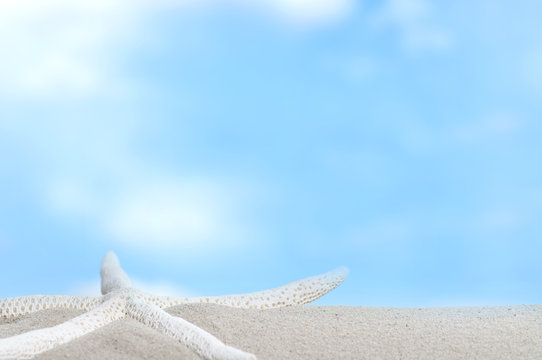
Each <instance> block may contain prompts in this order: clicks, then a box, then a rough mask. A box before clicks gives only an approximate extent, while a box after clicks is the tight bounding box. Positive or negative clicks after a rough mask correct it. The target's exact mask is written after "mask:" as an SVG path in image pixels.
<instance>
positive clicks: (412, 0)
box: [376, 0, 451, 52]
mask: <svg viewBox="0 0 542 360" xmlns="http://www.w3.org/2000/svg"><path fill="white" fill-rule="evenodd" d="M376 23H377V24H378V25H379V26H392V27H395V28H396V29H397V30H398V31H399V35H400V39H401V43H402V45H403V47H404V48H405V49H406V50H407V51H410V52H418V51H424V50H446V49H448V48H449V47H450V46H451V37H450V35H449V34H448V33H447V32H446V31H445V30H444V29H442V28H441V27H440V26H438V25H437V24H436V23H435V14H434V11H433V9H432V8H431V6H430V4H429V3H428V2H427V1H426V0H388V2H387V3H386V4H385V5H384V7H383V8H382V9H381V11H380V12H379V13H378V14H377V16H376Z"/></svg>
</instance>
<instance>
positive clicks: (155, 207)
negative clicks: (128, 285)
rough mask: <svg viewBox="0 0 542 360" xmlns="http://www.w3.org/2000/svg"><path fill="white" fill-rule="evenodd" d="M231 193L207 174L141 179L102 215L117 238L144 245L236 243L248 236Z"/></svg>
mask: <svg viewBox="0 0 542 360" xmlns="http://www.w3.org/2000/svg"><path fill="white" fill-rule="evenodd" d="M234 193H235V191H232V192H231V193H230V194H231V195H233V194H234ZM230 194H229V193H228V189H222V188H221V187H220V185H219V184H218V183H212V182H210V181H208V180H205V179H199V180H194V181H186V180H176V181H175V180H172V179H163V180H158V181H150V182H146V183H143V184H138V185H137V186H136V187H133V188H132V189H131V190H129V191H127V192H124V194H123V195H121V196H119V198H118V199H117V200H116V201H114V203H113V206H112V209H111V211H110V212H108V213H106V214H105V217H104V219H103V221H104V224H105V231H106V232H107V233H108V234H109V235H110V236H111V237H112V238H113V239H115V240H117V241H119V242H122V243H128V244H129V245H131V246H136V247H144V248H153V247H159V248H164V247H165V248H172V247H173V248H174V247H180V248H183V249H188V250H198V249H206V250H209V249H210V248H213V247H220V248H222V247H224V246H228V247H235V246H236V245H239V244H238V242H239V241H241V240H242V239H243V238H244V236H243V230H242V228H241V223H242V222H241V221H239V219H238V218H237V217H238V215H239V213H240V212H241V211H240V209H238V208H236V207H237V206H238V202H237V200H235V199H233V198H231V197H230ZM245 226H248V225H245Z"/></svg>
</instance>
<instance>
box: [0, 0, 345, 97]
mask: <svg viewBox="0 0 542 360" xmlns="http://www.w3.org/2000/svg"><path fill="white" fill-rule="evenodd" d="M354 4H355V1H354V0H259V1H249V0H238V1H230V0H207V1H194V0H161V1H150V0H139V1H128V0H109V1H105V0H78V1H68V0H51V1H39V0H27V1H2V2H0V48H2V57H1V58H0V78H2V82H1V83H0V94H2V95H3V96H8V95H9V96H26V97H28V96H32V97H39V98H40V99H47V98H54V97H66V96H69V97H73V96H89V95H97V94H100V95H101V96H103V95H104V94H107V93H119V92H122V91H128V90H127V89H128V86H126V85H123V82H122V79H121V76H120V71H119V69H118V68H119V67H120V65H119V63H120V62H121V58H122V56H123V55H124V54H125V53H126V52H127V50H128V49H130V47H131V46H135V45H134V44H135V43H138V44H140V43H141V41H144V40H142V37H141V36H139V35H140V34H141V32H142V31H143V29H142V27H143V26H144V24H145V20H148V19H149V18H150V17H152V16H155V15H156V14H159V13H161V12H164V11H177V12H180V11H187V10H188V9H191V8H204V9H205V8H212V7H214V6H216V5H222V6H223V5H227V6H236V7H239V6H240V7H243V8H247V7H248V8H253V9H259V10H263V12H264V13H269V14H271V15H272V16H276V17H277V18H279V19H282V20H284V21H285V22H287V23H293V24H298V25H309V26H311V27H312V26H320V25H322V24H326V23H329V22H333V21H337V20H340V19H342V18H344V17H345V16H346V15H348V13H350V11H351V10H352V8H353V7H354ZM258 12H260V11H258ZM147 30H148V29H147Z"/></svg>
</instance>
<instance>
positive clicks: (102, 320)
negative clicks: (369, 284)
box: [0, 252, 348, 360]
mask: <svg viewBox="0 0 542 360" xmlns="http://www.w3.org/2000/svg"><path fill="white" fill-rule="evenodd" d="M100 274H101V277H102V294H103V296H100V297H89V296H67V295H58V296H53V295H33V296H21V297H15V298H6V299H0V317H17V316H20V315H25V314H30V313H33V312H36V311H39V310H45V309H55V308H56V309H58V308H69V309H78V310H83V311H85V313H84V314H82V315H80V316H77V317H75V318H73V319H71V320H69V321H66V322H64V323H62V324H60V325H57V326H53V327H49V328H44V329H38V330H33V331H29V332H26V333H23V334H20V335H16V336H11V337H8V338H3V339H0V359H30V358H32V357H34V356H36V355H38V354H40V353H42V352H44V351H47V350H51V349H53V348H55V347H57V346H59V345H61V344H65V343H67V342H69V341H71V340H73V339H76V338H78V337H81V336H83V335H85V334H87V333H90V332H92V331H94V330H96V329H98V328H100V327H102V326H104V325H107V324H109V323H111V322H113V321H116V320H119V319H122V318H124V317H130V318H133V319H135V320H137V321H139V322H141V323H142V324H144V325H147V326H149V327H151V328H153V329H155V330H157V331H159V332H161V333H163V334H165V335H167V336H169V337H171V338H173V339H175V340H176V341H178V342H180V343H182V344H184V345H186V346H187V347H188V348H190V349H191V350H192V351H194V352H195V353H197V354H198V355H199V356H200V357H201V358H203V359H215V360H227V359H231V360H237V359H239V360H240V359H256V356H255V355H253V354H250V353H247V352H244V351H242V350H239V349H236V348H234V347H231V346H228V345H226V344H224V343H223V342H222V341H220V340H219V339H217V338H216V337H214V336H213V335H211V334H209V333H208V332H206V331H205V330H203V329H201V328H199V327H197V326H195V325H193V324H192V323H190V322H188V321H186V320H184V319H182V318H180V317H176V316H172V315H170V314H168V313H167V312H165V311H164V310H163V309H165V308H168V307H171V306H175V305H181V304H189V303H212V304H219V305H226V306H231V307H237V308H252V309H254V308H255V309H270V308H278V307H284V306H293V305H303V304H308V303H310V302H312V301H314V300H316V299H318V298H320V297H322V296H323V295H325V294H326V293H328V292H330V291H331V290H333V289H334V288H336V287H337V286H339V285H340V284H341V283H342V282H343V281H344V279H345V278H346V276H347V274H348V271H347V270H346V268H339V269H336V270H334V271H331V272H329V273H326V274H322V275H318V276H313V277H309V278H306V279H302V280H298V281H294V282H292V283H290V284H287V285H284V286H281V287H278V288H274V289H270V290H264V291H260V292H255V293H250V294H243V295H224V296H207V297H205V296H204V297H192V298H174V297H168V296H154V295H152V294H148V293H145V292H143V291H141V290H138V289H136V288H134V287H133V286H132V283H131V281H130V278H129V277H128V275H127V274H126V273H125V272H124V270H123V269H122V268H121V267H120V263H119V260H118V258H117V256H116V255H115V254H114V253H113V252H108V253H107V254H106V255H105V256H104V258H103V261H102V267H101V270H100Z"/></svg>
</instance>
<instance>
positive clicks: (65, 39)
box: [0, 0, 136, 97]
mask: <svg viewBox="0 0 542 360" xmlns="http://www.w3.org/2000/svg"><path fill="white" fill-rule="evenodd" d="M135 8H136V6H134V5H130V3H129V2H127V1H125V0H111V1H103V0H102V1H100V0H98V1H92V0H79V1H68V0H50V1H39V0H27V1H2V2H0V47H1V48H2V58H1V59H0V65H1V66H0V76H1V77H2V79H3V81H2V88H1V90H2V92H5V93H9V94H11V95H13V94H19V93H23V94H25V95H38V96H40V97H48V96H58V95H62V96H65V95H68V94H71V93H73V92H75V93H77V94H88V93H94V92H96V91H100V90H103V89H104V88H106V87H107V86H106V85H108V84H107V77H108V76H109V74H110V72H111V71H112V69H111V68H112V62H114V61H113V56H112V55H113V54H114V51H112V50H113V46H114V44H115V43H116V41H119V40H120V38H121V37H122V35H125V34H126V32H127V31H129V30H128V29H130V20H131V19H132V17H133V13H134V9H135ZM109 85H110V84H109Z"/></svg>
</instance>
